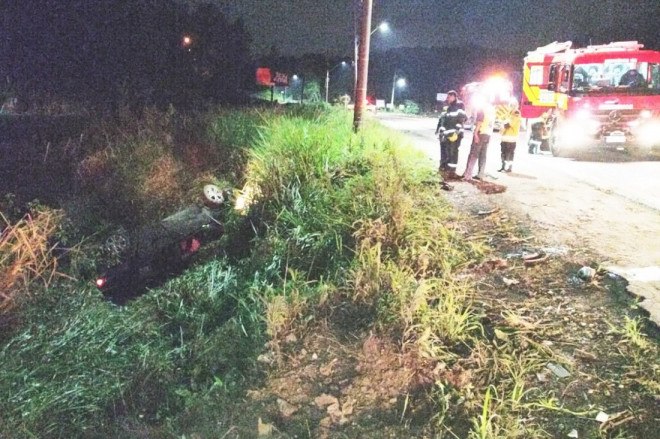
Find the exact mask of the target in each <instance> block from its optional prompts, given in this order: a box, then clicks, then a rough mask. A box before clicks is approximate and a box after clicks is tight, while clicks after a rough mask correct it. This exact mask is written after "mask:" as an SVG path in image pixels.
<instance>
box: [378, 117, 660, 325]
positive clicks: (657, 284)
mask: <svg viewBox="0 0 660 439" xmlns="http://www.w3.org/2000/svg"><path fill="white" fill-rule="evenodd" d="M377 117H378V119H380V120H381V122H382V123H383V124H384V125H386V126H388V127H390V128H393V129H395V130H397V131H399V132H402V133H403V134H405V136H406V138H407V139H408V140H409V141H410V142H411V144H412V145H413V146H414V147H415V148H418V149H420V150H421V151H423V152H424V153H425V154H427V155H428V157H429V160H430V161H431V162H432V165H433V166H436V167H437V165H438V163H439V146H438V141H437V139H436V137H435V135H434V131H435V126H436V124H437V119H434V118H424V117H410V116H401V115H391V114H387V113H380V114H378V115H377ZM527 136H528V134H527V133H526V132H523V133H521V137H520V140H519V142H518V148H517V150H516V157H515V161H514V165H513V170H514V172H513V173H511V174H502V173H499V172H497V170H498V169H499V167H500V164H501V161H500V151H499V150H500V148H499V143H500V142H499V136H498V135H497V134H495V135H494V136H493V138H492V139H491V143H490V146H489V151H488V155H489V157H488V164H487V175H488V176H489V178H488V179H490V180H492V181H494V182H496V183H498V184H502V185H505V186H506V187H507V190H506V192H504V193H502V194H497V195H491V196H490V197H491V198H490V199H491V200H492V202H493V203H494V204H498V205H500V206H502V207H503V208H506V209H509V210H511V211H515V212H517V213H518V214H522V215H524V216H526V217H528V218H529V220H530V221H531V223H532V226H533V227H535V228H536V230H537V231H538V232H539V234H541V235H543V236H544V239H545V240H546V242H548V244H550V245H557V246H564V247H567V248H572V249H574V250H576V251H577V250H578V249H579V248H580V247H586V248H588V249H589V250H590V251H591V252H593V253H594V254H596V255H598V257H600V258H601V261H602V264H603V265H604V266H607V267H609V268H610V269H611V270H612V271H614V272H616V273H618V274H620V275H622V276H623V277H625V278H626V279H627V280H628V281H629V283H630V285H629V287H628V288H629V290H630V291H631V292H632V293H633V294H635V295H638V296H640V297H642V298H643V300H642V302H641V305H642V307H644V308H646V309H647V310H648V311H649V313H650V314H651V318H652V319H653V320H654V321H655V322H656V324H659V325H660V161H658V160H657V159H651V158H649V157H638V158H635V157H631V156H629V155H628V154H626V153H622V152H616V151H614V152H608V153H603V152H594V153H588V154H584V155H581V157H580V158H577V159H576V158H558V157H552V156H551V155H549V154H544V155H530V154H528V153H527V146H526V145H527ZM471 140H472V136H471V133H469V132H468V133H466V136H465V138H464V139H463V144H462V145H461V148H460V150H459V151H460V152H459V162H458V173H459V174H462V172H463V170H464V168H465V163H466V161H467V155H468V152H469V148H470V142H471ZM460 185H466V183H456V186H457V188H459V186H460Z"/></svg>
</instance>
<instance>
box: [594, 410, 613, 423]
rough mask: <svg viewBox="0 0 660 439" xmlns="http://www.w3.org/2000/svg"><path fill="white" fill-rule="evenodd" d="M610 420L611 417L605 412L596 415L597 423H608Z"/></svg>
mask: <svg viewBox="0 0 660 439" xmlns="http://www.w3.org/2000/svg"><path fill="white" fill-rule="evenodd" d="M608 419H610V417H609V415H608V414H607V413H605V412H598V414H597V415H596V421H598V422H600V423H601V424H602V423H604V422H607V421H608Z"/></svg>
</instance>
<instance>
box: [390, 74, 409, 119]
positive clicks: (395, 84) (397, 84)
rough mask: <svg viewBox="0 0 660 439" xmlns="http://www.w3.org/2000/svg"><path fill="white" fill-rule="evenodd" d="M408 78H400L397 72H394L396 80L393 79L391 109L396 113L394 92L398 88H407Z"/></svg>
mask: <svg viewBox="0 0 660 439" xmlns="http://www.w3.org/2000/svg"><path fill="white" fill-rule="evenodd" d="M406 84H407V83H406V78H402V77H398V76H397V74H396V72H394V79H392V100H391V101H390V107H391V108H392V111H394V92H395V91H396V89H397V87H398V88H403V87H405V86H406Z"/></svg>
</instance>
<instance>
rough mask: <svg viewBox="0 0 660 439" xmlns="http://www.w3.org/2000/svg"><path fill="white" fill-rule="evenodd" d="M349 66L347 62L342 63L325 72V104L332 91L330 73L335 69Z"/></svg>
mask: <svg viewBox="0 0 660 439" xmlns="http://www.w3.org/2000/svg"><path fill="white" fill-rule="evenodd" d="M347 64H348V63H347V62H346V61H342V62H340V63H339V64H337V65H336V66H334V67H332V68H330V69H326V71H325V102H326V103H327V102H328V92H329V90H330V72H331V71H333V70H334V69H336V68H337V67H339V66H341V67H346V65H347Z"/></svg>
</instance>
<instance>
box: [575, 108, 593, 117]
mask: <svg viewBox="0 0 660 439" xmlns="http://www.w3.org/2000/svg"><path fill="white" fill-rule="evenodd" d="M575 117H576V118H577V119H582V120H585V119H589V118H591V111H589V110H588V109H587V108H581V109H580V110H578V111H577V113H575Z"/></svg>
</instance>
